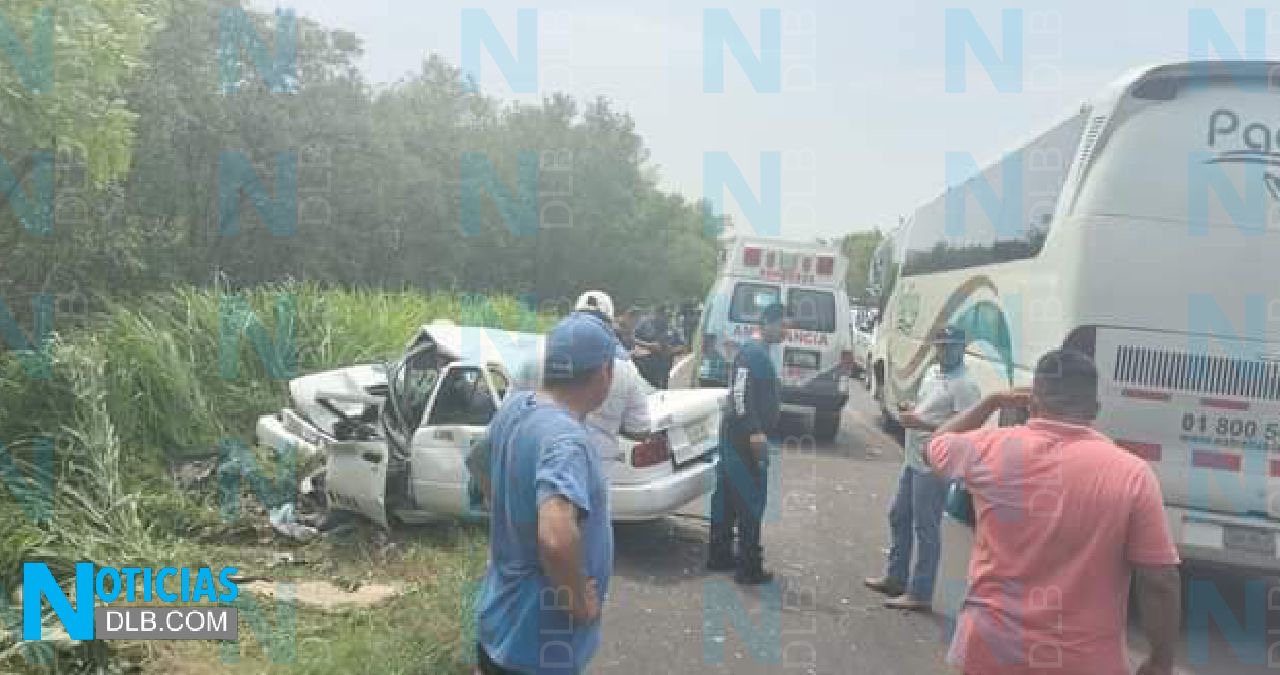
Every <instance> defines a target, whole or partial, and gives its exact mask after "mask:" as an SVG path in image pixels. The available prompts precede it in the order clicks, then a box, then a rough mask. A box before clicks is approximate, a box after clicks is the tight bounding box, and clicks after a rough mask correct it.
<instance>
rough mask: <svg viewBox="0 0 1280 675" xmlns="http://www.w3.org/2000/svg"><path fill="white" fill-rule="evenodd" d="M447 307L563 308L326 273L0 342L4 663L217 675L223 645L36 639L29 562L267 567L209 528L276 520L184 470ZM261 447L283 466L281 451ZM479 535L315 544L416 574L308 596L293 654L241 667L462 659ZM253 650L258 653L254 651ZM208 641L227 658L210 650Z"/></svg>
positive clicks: (68, 568) (157, 299)
mask: <svg viewBox="0 0 1280 675" xmlns="http://www.w3.org/2000/svg"><path fill="white" fill-rule="evenodd" d="M438 318H448V319H451V320H454V321H456V322H458V323H461V324H470V325H484V326H493V327H502V328H509V329H519V330H535V331H536V330H544V329H546V328H547V327H548V324H549V322H550V321H551V320H552V319H551V318H550V317H547V316H539V315H534V314H533V313H531V312H529V311H528V310H526V309H525V308H524V307H523V306H522V305H520V304H519V303H518V302H516V301H515V300H513V299H511V298H507V297H496V298H491V299H478V298H476V297H474V296H473V297H467V296H461V295H457V294H433V295H426V294H422V293H417V292H413V291H403V292H380V291H368V290H345V289H325V288H321V287H319V286H316V285H313V284H287V285H280V286H271V287H264V288H257V289H252V290H248V291H245V292H242V293H237V294H235V295H228V294H224V293H221V292H216V291H210V290H205V289H195V288H176V289H173V290H172V291H171V292H167V293H157V294H152V295H148V296H144V297H140V298H136V299H132V300H127V301H111V302H106V303H105V310H104V311H103V312H102V313H101V314H100V315H98V316H96V317H94V318H92V319H91V320H90V321H88V322H87V324H86V325H85V326H83V327H78V328H77V329H76V330H75V331H74V333H68V334H62V335H55V336H54V338H53V339H52V340H51V341H50V342H49V344H48V345H47V347H46V348H45V349H44V350H43V352H42V354H43V356H42V357H34V356H33V355H31V354H19V353H14V352H6V353H0V442H3V443H4V444H5V446H4V447H3V449H2V451H0V485H3V487H4V488H5V489H0V671H5V670H9V669H14V668H17V669H24V670H33V671H37V672H108V671H110V670H111V669H119V668H120V667H122V666H128V665H129V664H131V663H132V664H135V665H136V664H137V663H138V662H143V663H150V664H157V663H163V662H164V659H166V658H172V656H173V655H174V654H180V655H181V656H182V662H183V663H187V662H189V661H190V659H198V662H199V663H204V664H207V665H210V666H211V668H212V670H210V671H209V672H221V671H222V670H224V669H225V667H227V666H229V665H231V664H223V663H221V661H220V659H219V658H218V652H217V649H215V648H213V647H212V646H209V645H203V646H202V645H199V644H197V645H185V646H180V647H173V646H170V645H164V647H163V648H162V649H161V648H157V647H155V645H156V644H158V643H149V644H146V645H142V646H141V648H138V649H135V648H134V647H136V645H135V646H133V647H131V646H129V645H127V644H125V643H90V644H88V645H81V646H79V647H76V648H72V649H62V648H55V647H53V646H51V645H50V644H49V643H24V642H21V641H20V640H18V639H17V638H18V633H17V632H15V631H16V629H17V627H18V626H19V625H20V622H21V617H20V609H19V607H18V606H17V605H16V604H14V595H13V593H14V591H16V590H17V589H18V587H19V585H20V583H21V582H20V579H21V574H20V571H21V564H22V562H24V561H36V562H46V563H48V564H49V565H50V568H51V569H52V570H53V571H54V573H55V576H57V577H58V578H59V579H60V580H62V581H63V582H64V583H65V582H67V581H69V580H70V579H71V577H72V573H73V565H74V562H75V561H77V560H90V561H93V562H96V563H98V564H100V565H118V566H124V565H135V566H146V565H150V566H165V565H169V564H173V563H175V562H179V561H180V560H175V558H178V559H182V558H189V559H190V560H192V561H199V563H200V564H210V565H213V566H222V565H226V564H232V563H233V562H235V561H237V560H241V559H245V560H246V561H247V562H246V564H247V565H250V567H247V569H252V566H251V565H253V564H257V563H255V561H254V556H255V555H259V557H260V555H261V553H262V551H263V549H260V548H256V547H252V546H250V547H247V548H237V549H226V548H224V547H219V546H210V545H208V544H202V543H199V542H200V541H207V540H208V538H207V536H205V535H208V534H209V533H210V532H213V533H227V532H231V531H237V530H239V531H245V530H246V529H247V530H248V531H252V528H253V527H254V526H260V525H261V516H260V513H259V515H258V516H254V514H253V512H247V511H241V513H240V516H239V518H240V520H239V521H235V520H233V521H232V522H224V519H223V518H221V517H220V516H219V511H218V506H219V501H218V495H217V491H216V489H215V486H213V485H209V486H208V487H207V488H205V489H199V490H190V489H178V488H176V487H175V484H174V482H173V481H172V479H171V478H170V476H169V471H168V467H169V465H170V464H171V463H173V462H178V461H183V460H186V459H189V458H193V457H207V456H210V455H216V454H217V452H218V447H219V445H220V443H221V442H222V441H224V440H225V439H240V441H241V442H244V443H245V444H246V445H248V444H250V443H251V438H252V429H253V423H254V421H255V419H256V417H257V416H258V415H260V414H262V413H263V412H265V411H270V410H274V409H277V408H279V407H280V406H281V405H283V404H285V403H286V401H287V386H286V385H287V381H288V379H289V378H291V377H293V376H296V375H298V374H302V373H306V372H312V371H316V370H323V369H327V368H332V367H338V366H343V365H349V364H352V363H356V362H362V361H363V362H368V361H377V360H385V359H391V358H395V357H396V356H398V354H399V353H400V351H401V349H402V348H403V347H404V345H405V344H406V342H407V341H408V340H409V339H410V337H411V336H412V334H413V332H414V331H415V330H416V328H417V327H418V326H420V325H422V324H424V323H428V322H430V321H432V320H434V319H438ZM258 458H259V460H260V461H262V462H264V463H265V464H266V465H267V471H268V473H269V472H270V470H271V469H270V466H269V464H270V461H269V460H270V458H269V457H267V456H265V455H262V454H259V455H258ZM224 468H225V467H224ZM481 539H482V533H480V532H478V531H476V530H474V529H468V528H458V529H450V530H447V532H446V533H445V534H441V533H439V532H430V533H418V534H416V535H415V536H413V537H411V538H409V539H406V540H404V541H403V542H401V543H400V550H401V551H402V553H401V555H400V556H399V557H397V558H396V560H395V561H393V562H391V563H387V564H384V565H380V566H379V565H375V564H374V562H375V561H373V560H372V558H371V557H370V555H371V554H369V553H368V552H367V551H362V549H361V547H360V546H355V547H354V548H353V547H351V546H338V545H333V544H328V543H318V544H315V545H313V547H312V548H316V547H319V548H316V550H317V551H320V552H322V554H323V555H325V556H330V557H332V558H333V559H334V560H336V561H338V563H337V564H338V566H339V567H340V568H341V569H339V570H338V573H340V574H342V575H359V574H367V573H368V570H371V569H374V568H375V567H378V568H379V570H380V574H386V575H394V576H398V577H399V578H401V579H402V580H405V581H406V582H408V583H411V585H412V586H411V590H410V592H409V593H408V594H407V595H405V596H404V597H402V598H400V599H398V600H396V601H394V602H392V603H391V604H390V605H388V606H387V607H385V608H378V609H375V610H371V611H370V612H367V613H364V614H359V613H357V614H352V615H339V616H330V615H324V614H318V613H314V612H312V611H311V610H306V609H302V608H300V609H299V611H298V615H297V630H298V637H297V642H298V649H297V650H296V656H297V658H296V659H295V660H294V661H293V662H291V663H288V664H273V663H272V662H271V661H270V659H269V658H267V659H266V660H265V661H262V660H257V659H256V658H255V657H254V656H253V655H252V654H246V655H245V656H244V657H243V658H242V659H241V661H240V663H239V664H238V665H235V666H234V669H240V670H241V672H263V671H270V672H334V670H333V669H332V668H331V667H330V665H329V664H330V663H333V662H343V663H349V664H350V665H351V668H350V669H340V670H350V672H358V671H360V670H365V669H367V666H368V664H370V663H378V664H382V663H387V664H391V665H388V669H387V670H385V672H451V671H453V670H456V669H458V668H462V666H461V665H460V664H461V663H463V661H461V660H460V659H465V656H466V654H465V652H464V651H459V650H460V649H462V648H461V647H460V646H459V645H460V644H462V643H460V642H459V641H460V639H461V638H460V635H461V634H460V628H459V623H458V622H459V620H460V617H463V616H465V615H466V614H467V612H465V611H462V610H461V605H460V604H459V603H461V602H462V597H463V594H462V591H463V590H464V589H465V588H466V584H467V583H469V582H470V580H473V579H476V578H478V574H479V572H478V571H477V570H478V568H479V566H480V565H482V562H483V560H482V557H483V550H482V549H483V547H482V546H480V545H479V541H480V540H481ZM324 547H330V548H328V549H325V548H324ZM312 548H309V549H308V550H312ZM255 551H256V553H255ZM384 562H385V561H384ZM6 601H7V604H6ZM47 618H48V617H47ZM5 628H8V630H4V629H5ZM253 644H254V643H253V641H252V640H250V641H248V642H246V644H245V645H243V647H244V648H245V649H246V650H248V651H250V652H251V651H252V648H253ZM316 644H324V645H325V646H324V648H323V650H322V651H323V652H324V653H325V654H326V656H324V657H323V658H322V659H321V658H317V657H315V656H314V653H315V650H316V647H315V645H316ZM184 650H186V651H184ZM207 651H212V652H213V653H214V655H213V658H212V660H207V659H205V657H208V656H209V654H206V653H205V652H207ZM259 651H261V650H259ZM190 663H191V665H192V666H193V667H194V666H195V663H196V662H190ZM33 664H34V665H33ZM41 664H43V665H41ZM201 667H203V666H201ZM160 669H161V670H167V671H169V672H174V671H181V670H182V667H180V664H174V663H170V664H169V665H167V666H165V667H163V668H160ZM197 672H198V671H197Z"/></svg>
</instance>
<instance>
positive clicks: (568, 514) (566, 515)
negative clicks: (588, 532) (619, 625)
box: [538, 497, 600, 623]
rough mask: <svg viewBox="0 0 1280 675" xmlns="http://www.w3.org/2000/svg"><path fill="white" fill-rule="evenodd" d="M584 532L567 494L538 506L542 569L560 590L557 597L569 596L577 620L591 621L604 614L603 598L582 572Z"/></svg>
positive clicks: (570, 608) (539, 553) (571, 609)
mask: <svg viewBox="0 0 1280 675" xmlns="http://www.w3.org/2000/svg"><path fill="white" fill-rule="evenodd" d="M581 544H582V533H581V531H580V530H579V529H578V507H577V506H574V505H573V504H572V503H571V502H570V501H569V500H567V499H565V498H563V497H552V498H550V499H548V500H546V501H545V502H543V503H542V506H540V507H538V557H539V559H540V560H541V562H542V569H543V571H544V572H546V575H547V577H549V578H550V579H551V583H552V585H553V587H554V588H555V589H556V597H557V598H560V597H565V594H566V591H567V597H568V599H569V607H567V608H566V609H567V610H568V612H569V613H570V614H571V615H573V618H574V620H575V621H579V622H581V623H590V622H592V621H594V620H596V618H598V617H599V615H600V607H599V601H598V600H597V599H596V598H595V597H594V593H593V592H591V588H590V584H589V583H588V580H587V579H586V578H585V577H584V576H583V575H582V572H581V571H580V568H579V564H580V561H581V560H582V553H581V551H582V545H581Z"/></svg>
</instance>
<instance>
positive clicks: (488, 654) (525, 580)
mask: <svg viewBox="0 0 1280 675" xmlns="http://www.w3.org/2000/svg"><path fill="white" fill-rule="evenodd" d="M617 349H618V346H617V340H616V338H615V337H614V335H613V331H611V330H609V329H608V328H607V327H606V326H605V325H604V323H602V322H601V321H599V320H598V319H596V318H594V317H592V316H588V315H586V314H582V313H575V314H572V315H570V316H569V317H568V318H566V319H564V320H563V321H561V322H560V323H559V324H558V325H557V326H556V327H555V328H554V329H552V331H551V332H550V333H549V334H548V335H547V339H546V351H545V355H544V360H543V364H542V366H543V378H542V379H543V390H544V391H542V392H529V391H521V392H515V393H512V394H510V395H509V396H508V397H507V399H506V401H504V402H503V405H502V408H501V409H500V410H499V411H498V413H497V414H496V415H495V416H494V418H493V421H491V422H490V423H489V430H488V439H489V448H490V453H491V454H490V458H489V462H488V464H489V466H488V469H489V471H488V472H487V476H486V478H487V480H488V481H489V483H490V485H491V489H490V491H489V492H490V506H491V508H490V518H489V568H488V570H487V572H486V574H485V577H484V581H483V582H482V585H481V589H480V597H479V602H478V607H477V614H478V618H477V625H478V634H479V640H478V644H477V645H476V651H477V659H478V666H479V669H480V671H481V672H482V673H486V674H488V673H538V674H542V673H566V674H568V673H580V672H582V671H583V670H584V669H585V668H586V665H587V662H588V661H589V660H590V659H591V656H592V655H593V654H594V653H595V651H596V649H597V647H598V646H599V644H600V623H599V622H600V606H601V602H602V601H603V599H604V598H605V596H606V595H607V593H608V589H609V576H610V574H611V573H612V570H613V530H612V529H611V526H610V517H609V491H608V485H607V483H606V482H605V474H604V471H603V469H602V467H601V463H600V457H599V455H598V454H597V453H596V452H594V451H593V450H592V449H591V443H590V441H589V440H588V437H587V430H586V427H585V426H584V425H583V420H584V418H585V417H586V415H587V413H589V412H591V411H593V410H595V409H596V408H598V407H600V404H601V403H602V402H603V401H604V400H605V397H606V396H607V395H608V393H609V385H610V382H611V381H612V379H613V364H614V358H615V356H616V355H617Z"/></svg>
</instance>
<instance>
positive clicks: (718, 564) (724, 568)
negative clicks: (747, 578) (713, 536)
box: [707, 553, 738, 572]
mask: <svg viewBox="0 0 1280 675" xmlns="http://www.w3.org/2000/svg"><path fill="white" fill-rule="evenodd" d="M737 568H738V561H737V560H734V559H733V556H732V555H730V554H728V553H712V554H710V555H708V556H707V571H708V572H732V571H733V570H735V569H737Z"/></svg>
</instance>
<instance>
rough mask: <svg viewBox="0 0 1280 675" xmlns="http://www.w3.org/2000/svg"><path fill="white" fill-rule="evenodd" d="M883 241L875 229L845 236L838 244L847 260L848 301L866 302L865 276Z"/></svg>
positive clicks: (877, 229)
mask: <svg viewBox="0 0 1280 675" xmlns="http://www.w3.org/2000/svg"><path fill="white" fill-rule="evenodd" d="M883 239H884V234H883V233H882V232H880V228H878V227H877V228H874V229H872V230H869V231H864V232H853V233H851V234H847V235H845V237H844V239H843V240H842V241H841V242H840V250H841V251H842V252H843V253H844V255H845V256H846V257H847V258H848V259H849V271H848V273H847V275H846V277H845V281H846V282H847V284H848V288H849V297H850V299H854V298H857V299H858V300H859V301H864V302H865V301H868V298H867V292H866V289H867V275H868V274H869V273H870V271H871V258H872V256H873V255H874V254H875V251H876V247H877V246H879V245H880V242H881V240H883Z"/></svg>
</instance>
